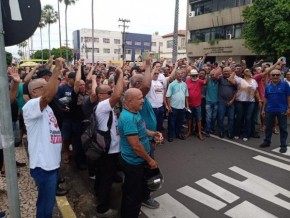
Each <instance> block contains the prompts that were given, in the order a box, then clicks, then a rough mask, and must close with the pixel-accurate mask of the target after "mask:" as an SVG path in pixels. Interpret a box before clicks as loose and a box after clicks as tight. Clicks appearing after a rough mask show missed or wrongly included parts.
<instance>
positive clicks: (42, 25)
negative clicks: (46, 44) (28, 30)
mask: <svg viewBox="0 0 290 218" xmlns="http://www.w3.org/2000/svg"><path fill="white" fill-rule="evenodd" d="M44 27H45V23H44V17H43V11H42V12H41V17H40V21H39V24H38V28H39V31H40V46H41V59H42V61H43V47H42V28H44Z"/></svg>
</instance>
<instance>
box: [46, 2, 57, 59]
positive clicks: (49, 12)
mask: <svg viewBox="0 0 290 218" xmlns="http://www.w3.org/2000/svg"><path fill="white" fill-rule="evenodd" d="M42 12H43V20H44V23H45V24H46V25H48V48H49V55H50V54H51V52H50V25H51V24H54V23H56V22H57V18H58V14H57V12H56V11H55V10H54V9H53V7H52V6H51V5H45V6H44V7H43V10H42Z"/></svg>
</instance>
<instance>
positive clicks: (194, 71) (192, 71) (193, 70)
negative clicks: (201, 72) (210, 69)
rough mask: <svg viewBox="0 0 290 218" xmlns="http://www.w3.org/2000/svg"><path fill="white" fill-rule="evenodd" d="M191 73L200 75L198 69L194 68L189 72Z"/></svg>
mask: <svg viewBox="0 0 290 218" xmlns="http://www.w3.org/2000/svg"><path fill="white" fill-rule="evenodd" d="M189 75H190V76H193V75H198V72H197V70H196V69H192V70H191V71H190V74H189Z"/></svg>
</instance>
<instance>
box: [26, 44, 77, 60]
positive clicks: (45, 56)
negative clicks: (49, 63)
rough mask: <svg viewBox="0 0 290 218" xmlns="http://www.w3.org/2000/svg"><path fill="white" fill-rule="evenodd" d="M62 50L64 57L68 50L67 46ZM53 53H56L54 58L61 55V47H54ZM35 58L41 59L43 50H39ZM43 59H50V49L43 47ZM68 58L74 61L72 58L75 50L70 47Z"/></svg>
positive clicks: (34, 55)
mask: <svg viewBox="0 0 290 218" xmlns="http://www.w3.org/2000/svg"><path fill="white" fill-rule="evenodd" d="M61 52H62V56H63V57H64V54H65V52H66V48H65V47H62V48H61ZM51 55H54V58H58V57H60V51H59V48H53V49H52V50H51ZM31 58H32V57H31ZM33 58H35V59H41V50H37V51H36V52H35V53H34V54H33ZM43 59H44V60H48V59H49V49H43ZM68 59H69V61H72V59H73V51H72V49H70V48H69V49H68Z"/></svg>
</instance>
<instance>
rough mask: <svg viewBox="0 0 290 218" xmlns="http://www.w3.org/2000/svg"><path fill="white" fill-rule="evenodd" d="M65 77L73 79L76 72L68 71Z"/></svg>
mask: <svg viewBox="0 0 290 218" xmlns="http://www.w3.org/2000/svg"><path fill="white" fill-rule="evenodd" d="M67 77H68V78H69V79H75V78H76V73H75V72H70V73H69V74H68V76H67Z"/></svg>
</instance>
